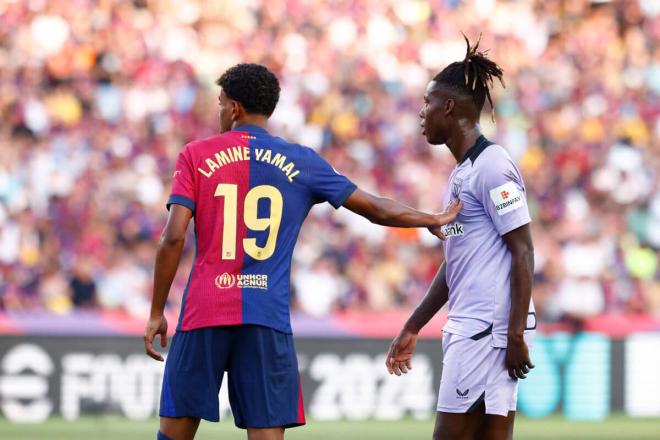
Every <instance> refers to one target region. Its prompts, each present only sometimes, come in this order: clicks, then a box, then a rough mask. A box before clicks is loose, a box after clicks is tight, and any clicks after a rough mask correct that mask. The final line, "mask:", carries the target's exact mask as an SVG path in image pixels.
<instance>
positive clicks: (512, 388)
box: [386, 38, 536, 440]
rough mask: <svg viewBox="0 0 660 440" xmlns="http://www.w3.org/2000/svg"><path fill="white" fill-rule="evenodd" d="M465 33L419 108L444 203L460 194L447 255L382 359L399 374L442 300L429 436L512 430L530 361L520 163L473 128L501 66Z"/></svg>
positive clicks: (494, 435)
mask: <svg viewBox="0 0 660 440" xmlns="http://www.w3.org/2000/svg"><path fill="white" fill-rule="evenodd" d="M466 42H467V46H468V49H467V53H466V56H465V59H463V60H462V61H459V62H455V63H452V64H450V65H449V66H447V67H446V68H445V69H444V70H443V71H441V72H440V73H438V74H437V75H436V76H435V77H434V78H433V80H432V81H431V82H430V83H429V84H428V87H427V88H426V93H425V95H424V106H423V107H422V110H421V111H420V113H419V116H420V118H421V126H422V134H423V135H424V136H425V137H426V139H427V141H428V142H429V143H430V144H432V145H442V144H445V145H446V146H447V147H448V148H449V150H450V151H451V153H452V154H453V156H454V157H455V158H456V162H457V164H456V167H455V168H454V170H453V172H452V173H451V176H450V182H449V185H448V188H449V191H448V194H447V195H446V197H445V203H446V204H447V203H449V202H450V201H452V200H457V199H460V200H461V201H462V202H463V209H462V210H461V212H460V213H459V215H458V216H457V217H456V219H455V221H454V222H453V223H452V224H449V225H446V226H443V227H442V230H443V233H444V235H445V236H446V237H447V240H446V241H445V243H444V253H445V262H444V263H443V264H442V266H441V267H440V269H439V270H438V273H437V275H436V276H435V279H434V280H433V282H432V283H431V286H430V287H429V290H428V292H427V294H426V296H425V297H424V299H423V300H422V302H421V303H420V304H419V306H418V307H417V308H416V309H415V311H414V312H413V313H412V315H411V316H410V318H409V319H408V321H407V322H406V324H405V325H404V327H403V329H402V330H401V332H400V333H399V335H398V336H397V337H396V338H395V339H394V341H393V342H392V345H391V347H390V351H389V353H388V356H387V360H386V365H387V369H388V370H389V372H390V373H392V374H397V375H400V374H401V373H406V372H407V371H408V369H410V368H411V356H412V353H413V351H414V348H415V343H416V338H417V334H418V332H419V331H420V329H421V328H422V327H423V326H424V325H425V324H426V323H427V322H428V321H429V320H430V319H431V318H432V317H433V316H434V315H435V314H436V313H437V312H438V310H440V308H441V307H442V306H443V305H444V304H445V303H449V306H448V310H449V312H448V322H447V324H446V325H445V327H444V328H443V341H442V345H443V368H442V378H441V381H440V390H439V395H438V406H437V411H438V412H437V417H436V424H435V431H434V434H433V438H434V439H442V440H456V439H510V438H512V436H513V421H514V417H515V410H516V399H517V392H518V379H524V378H525V376H526V374H527V373H529V371H530V369H531V368H533V367H534V366H533V365H532V362H531V360H530V358H529V352H528V342H529V340H530V337H531V334H532V333H533V332H534V329H535V328H536V315H535V313H534V306H533V304H532V301H531V295H532V275H533V271H534V254H533V246H532V239H531V233H530V221H531V220H530V216H529V211H528V209H527V202H526V197H525V196H526V193H525V185H524V183H523V179H522V177H521V174H520V171H519V170H518V168H517V167H516V165H515V163H514V162H513V160H512V159H511V157H510V156H509V154H508V152H507V151H506V150H505V149H504V148H502V147H501V146H499V145H497V144H495V143H493V142H490V141H489V140H488V139H486V138H485V137H484V136H483V135H482V134H481V130H480V127H479V117H480V114H481V110H482V108H483V105H484V103H485V100H486V99H488V101H489V102H490V103H491V107H492V102H491V97H490V91H489V90H490V87H492V85H493V79H498V80H500V81H502V74H503V72H502V69H501V68H500V67H499V66H498V65H497V64H495V63H494V62H493V61H491V60H490V59H488V58H487V56H486V54H485V53H483V52H479V51H478V46H479V42H477V43H476V44H475V45H474V46H471V45H470V42H469V41H468V40H467V38H466Z"/></svg>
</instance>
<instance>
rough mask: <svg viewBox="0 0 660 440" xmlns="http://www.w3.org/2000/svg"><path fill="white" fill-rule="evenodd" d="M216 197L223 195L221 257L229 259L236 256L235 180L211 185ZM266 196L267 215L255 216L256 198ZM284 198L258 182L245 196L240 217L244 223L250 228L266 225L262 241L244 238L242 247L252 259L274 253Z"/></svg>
mask: <svg viewBox="0 0 660 440" xmlns="http://www.w3.org/2000/svg"><path fill="white" fill-rule="evenodd" d="M215 196H216V197H224V198H225V208H224V212H223V226H222V259H223V260H233V259H235V258H236V217H237V215H238V213H237V210H238V203H237V199H238V187H237V186H236V185H235V184H230V183H220V184H219V185H218V186H217V187H216V189H215ZM261 199H269V200H270V216H269V217H268V218H259V217H258V215H257V210H258V206H259V200H261ZM283 206H284V200H283V199H282V193H281V192H280V191H279V190H278V189H277V188H275V187H274V186H271V185H260V186H256V187H254V188H252V189H251V190H250V191H249V192H248V193H247V195H246V196H245V207H244V213H243V219H244V220H245V226H247V227H248V228H249V229H251V230H253V231H265V230H266V229H268V239H267V240H266V244H265V245H264V246H263V247H261V246H257V240H256V238H244V239H243V248H244V249H245V253H246V254H248V255H249V256H251V257H252V258H254V259H255V260H266V259H268V258H270V257H271V256H273V253H275V245H276V244H277V234H278V233H279V230H280V224H281V222H282V209H283Z"/></svg>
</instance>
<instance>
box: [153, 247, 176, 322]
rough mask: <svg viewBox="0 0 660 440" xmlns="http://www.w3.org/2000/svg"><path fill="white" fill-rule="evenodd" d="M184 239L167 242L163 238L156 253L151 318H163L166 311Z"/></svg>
mask: <svg viewBox="0 0 660 440" xmlns="http://www.w3.org/2000/svg"><path fill="white" fill-rule="evenodd" d="M183 242H184V240H183V239H180V240H166V239H165V238H162V239H161V241H160V244H159V245H158V250H157V252H156V265H155V268H154V288H153V297H152V299H151V317H157V316H162V315H163V312H164V310H165V303H166V302H167V296H168V294H169V292H170V287H171V286H172V281H174V276H175V275H176V271H177V268H178V266H179V260H180V259H181V253H182V252H183Z"/></svg>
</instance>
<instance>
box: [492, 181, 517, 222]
mask: <svg viewBox="0 0 660 440" xmlns="http://www.w3.org/2000/svg"><path fill="white" fill-rule="evenodd" d="M490 199H491V200H492V201H493V204H494V205H495V210H496V211H497V214H498V215H504V214H506V213H507V212H511V211H515V210H516V209H518V208H521V207H522V206H524V204H525V203H524V201H523V196H522V194H520V191H519V190H518V188H517V187H516V184H515V183H513V182H507V183H505V184H504V185H500V186H498V187H497V188H493V189H491V190H490Z"/></svg>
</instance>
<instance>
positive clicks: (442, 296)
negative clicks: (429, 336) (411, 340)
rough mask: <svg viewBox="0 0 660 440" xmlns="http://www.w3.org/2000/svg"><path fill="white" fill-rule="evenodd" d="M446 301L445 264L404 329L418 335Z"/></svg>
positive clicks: (447, 295)
mask: <svg viewBox="0 0 660 440" xmlns="http://www.w3.org/2000/svg"><path fill="white" fill-rule="evenodd" d="M448 300H449V288H448V287H447V276H446V263H442V265H441V266H440V269H439V270H438V273H437V274H436V275H435V278H433V281H432V282H431V285H430V286H429V290H428V291H427V292H426V296H424V299H422V302H421V303H419V305H418V306H417V308H416V309H415V311H414V312H413V313H412V315H410V318H408V321H407V322H406V324H405V326H404V328H405V329H406V330H408V331H410V332H412V333H415V334H417V333H419V331H420V330H421V329H422V328H423V327H424V326H425V325H426V324H427V323H428V322H429V321H430V320H431V318H433V317H434V316H435V314H436V313H438V311H439V310H440V309H441V308H442V306H444V305H445V303H447V301H448Z"/></svg>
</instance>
